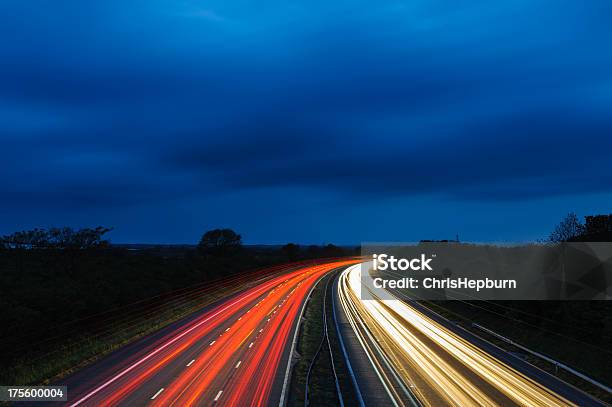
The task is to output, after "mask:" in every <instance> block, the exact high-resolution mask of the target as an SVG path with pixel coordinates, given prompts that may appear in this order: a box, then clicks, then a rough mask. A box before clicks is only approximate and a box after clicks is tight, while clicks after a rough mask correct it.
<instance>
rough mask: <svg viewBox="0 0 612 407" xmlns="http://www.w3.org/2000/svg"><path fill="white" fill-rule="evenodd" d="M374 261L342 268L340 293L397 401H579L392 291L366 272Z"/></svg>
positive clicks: (478, 403) (525, 403)
mask: <svg viewBox="0 0 612 407" xmlns="http://www.w3.org/2000/svg"><path fill="white" fill-rule="evenodd" d="M366 267H367V266H366V264H362V265H355V266H352V267H349V268H348V269H346V270H345V271H344V272H343V273H342V274H341V276H340V280H339V283H338V298H339V299H340V301H339V302H340V304H341V306H342V308H343V310H344V311H345V314H346V315H347V318H348V320H349V322H350V324H351V326H352V327H353V330H354V331H355V333H356V334H357V338H358V341H359V342H360V344H361V345H362V347H363V348H364V350H365V352H366V354H367V355H368V359H369V360H370V362H371V363H372V365H373V367H374V369H375V370H376V372H377V374H378V377H379V378H380V379H381V381H382V382H383V385H384V386H385V388H386V389H387V392H388V393H389V396H390V397H391V399H392V401H393V402H394V404H396V405H406V404H410V397H411V396H412V397H416V398H417V399H418V401H419V402H420V403H421V404H423V405H432V406H433V405H440V404H444V405H451V406H472V405H474V406H497V405H508V404H513V405H521V406H572V405H573V404H572V403H570V402H569V401H568V400H566V399H564V398H562V397H561V396H559V395H557V394H555V393H553V392H552V391H550V390H549V389H547V388H545V387H543V386H541V385H540V384H538V383H537V382H535V381H534V380H532V379H530V378H528V377H527V376H525V375H523V374H521V373H520V372H518V371H517V370H515V369H513V368H512V367H510V366H508V365H507V364H505V363H503V362H501V361H500V360H498V359H496V358H494V357H493V356H491V355H490V354H488V353H486V352H485V351H483V350H481V349H480V348H478V347H477V346H475V345H473V344H471V343H470V342H468V341H467V340H465V339H463V338H462V337H461V336H459V335H457V334H456V333H454V332H453V331H451V330H449V329H447V328H446V327H444V326H443V325H441V324H439V323H437V322H436V321H434V320H432V319H431V318H429V317H427V316H426V315H424V314H422V313H421V312H419V311H417V310H416V309H415V308H413V307H411V306H410V305H409V304H407V303H405V302H403V301H400V300H399V299H397V298H393V299H389V298H392V295H391V293H389V292H388V291H384V290H382V289H379V288H375V287H374V284H373V279H372V277H371V276H370V274H369V273H368V272H367V271H366V272H364V273H363V275H362V270H367V268H366ZM385 367H386V368H385ZM394 383H397V384H398V385H399V388H400V390H401V391H399V390H398V389H396V388H395V387H398V386H393V384H394ZM402 393H404V395H403V396H402ZM412 404H415V403H412Z"/></svg>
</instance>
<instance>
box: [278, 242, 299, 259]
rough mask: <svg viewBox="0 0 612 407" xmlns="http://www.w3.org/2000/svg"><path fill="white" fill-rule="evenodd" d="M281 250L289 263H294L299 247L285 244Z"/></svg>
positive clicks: (293, 244)
mask: <svg viewBox="0 0 612 407" xmlns="http://www.w3.org/2000/svg"><path fill="white" fill-rule="evenodd" d="M281 250H282V251H283V253H285V255H286V256H287V258H288V259H289V261H295V260H296V259H297V257H298V254H299V252H300V246H298V245H296V244H295V243H287V244H286V245H284V246H283V247H282V248H281Z"/></svg>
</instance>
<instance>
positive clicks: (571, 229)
mask: <svg viewBox="0 0 612 407" xmlns="http://www.w3.org/2000/svg"><path fill="white" fill-rule="evenodd" d="M582 234H584V225H583V224H582V223H580V220H578V216H576V214H575V213H574V212H570V213H568V214H567V215H566V216H565V217H564V218H563V219H562V220H561V222H559V224H558V225H557V226H556V227H555V229H554V230H553V232H552V233H551V234H550V237H549V238H548V239H549V240H550V241H551V242H567V241H569V240H572V239H575V238H577V237H579V236H580V235H582Z"/></svg>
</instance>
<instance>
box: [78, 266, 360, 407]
mask: <svg viewBox="0 0 612 407" xmlns="http://www.w3.org/2000/svg"><path fill="white" fill-rule="evenodd" d="M355 262H356V261H353V260H349V261H335V262H328V263H324V264H319V265H312V266H302V267H299V268H297V269H293V270H285V271H284V272H280V273H278V275H276V276H274V277H271V278H269V279H266V280H265V281H262V282H259V283H258V284H257V285H255V286H254V287H252V288H249V289H247V290H245V291H243V292H241V293H239V294H237V295H235V296H233V297H232V298H231V299H229V300H227V301H225V302H222V303H220V304H218V305H216V306H215V307H212V308H211V309H209V310H206V311H205V312H203V313H202V314H201V315H198V316H197V317H193V318H191V319H188V320H187V321H186V322H185V323H184V324H179V325H178V326H173V328H172V329H171V330H165V331H164V333H163V334H162V335H160V334H157V335H156V339H155V340H153V341H146V340H143V343H146V346H145V349H144V350H142V349H138V348H136V349H133V350H134V354H135V355H136V356H134V357H130V356H128V355H124V360H123V361H122V362H121V363H117V366H113V365H111V366H108V362H104V361H101V362H100V363H99V365H100V370H101V372H99V371H96V365H94V366H92V367H90V368H88V369H87V370H88V372H89V373H91V376H90V377H91V380H87V378H82V377H81V378H80V379H79V380H78V381H75V380H71V379H70V378H68V379H67V380H66V383H71V382H72V383H75V382H79V385H78V386H76V388H74V387H73V388H69V391H68V393H69V402H68V405H71V406H76V405H84V406H85V405H86V406H98V405H145V404H147V405H156V406H172V405H177V406H178V405H180V406H185V405H187V406H189V405H211V404H217V405H237V404H238V405H243V404H245V403H248V404H250V405H269V404H274V403H276V404H278V399H279V397H280V388H281V387H282V381H283V378H284V371H285V369H284V366H285V365H286V363H287V358H288V356H287V348H288V344H289V338H290V336H291V334H292V333H293V332H294V330H295V329H296V319H297V316H298V314H299V311H300V309H301V307H302V304H303V302H304V300H305V298H306V297H307V295H308V293H309V292H310V289H311V288H312V286H313V285H314V284H315V283H316V282H317V281H318V280H319V279H320V278H321V277H322V276H324V275H325V274H326V273H328V272H329V271H331V270H333V269H335V268H338V267H340V266H345V267H346V266H348V265H350V264H354V263H355ZM128 358H129V361H127V362H126V361H125V359H128ZM274 400H276V401H274Z"/></svg>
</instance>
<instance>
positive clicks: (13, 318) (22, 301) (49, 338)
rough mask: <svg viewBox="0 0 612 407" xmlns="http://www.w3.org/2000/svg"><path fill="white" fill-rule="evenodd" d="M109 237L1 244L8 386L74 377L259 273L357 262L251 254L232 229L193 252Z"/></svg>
mask: <svg viewBox="0 0 612 407" xmlns="http://www.w3.org/2000/svg"><path fill="white" fill-rule="evenodd" d="M109 231H110V229H108V228H104V227H98V228H93V229H80V230H73V229H70V228H53V229H35V230H30V231H24V232H18V233H14V234H11V235H7V236H4V237H2V238H1V239H0V324H1V326H2V327H3V329H2V331H1V332H0V349H2V352H0V383H4V384H10V385H24V384H37V383H45V382H48V381H49V380H53V379H54V378H57V377H59V376H61V375H65V374H67V373H69V372H71V371H73V370H74V369H75V368H78V367H81V366H83V365H85V364H87V363H90V362H92V361H93V360H96V359H97V358H99V357H101V356H103V355H105V354H107V353H108V352H110V351H112V350H114V349H117V348H119V347H121V346H123V345H125V344H127V343H130V342H131V341H133V340H135V339H136V338H139V337H141V336H143V335H146V334H148V333H151V332H154V331H156V330H158V329H160V328H161V327H164V326H166V325H168V324H170V323H171V322H174V321H176V320H178V319H180V318H183V317H185V316H187V315H189V314H191V313H193V312H195V311H197V310H199V309H202V308H203V307H206V306H208V305H210V304H211V303H213V302H215V301H217V300H219V299H221V298H224V297H226V296H227V295H230V294H232V293H233V292H236V291H238V290H240V289H243V288H245V287H246V286H247V285H248V284H249V283H250V280H249V278H248V276H249V275H251V274H250V273H255V272H256V271H253V270H258V269H262V268H264V267H268V266H272V265H275V264H281V263H287V262H290V261H297V260H302V259H309V258H320V257H337V256H343V255H349V254H354V250H348V249H343V248H339V247H336V246H333V245H327V246H311V247H299V246H297V245H286V246H270V247H267V246H255V247H249V246H244V245H243V244H242V239H241V236H240V235H238V234H237V233H235V232H234V231H232V230H230V229H215V230H212V231H208V232H206V233H205V234H204V235H203V236H202V239H201V241H200V242H199V243H198V244H197V245H193V246H188V245H182V246H150V245H113V244H111V242H110V241H109V240H108V239H105V236H106V234H107V233H108V232H109ZM245 276H246V277H245ZM251 280H252V279H251ZM58 375H59V376H58Z"/></svg>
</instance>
